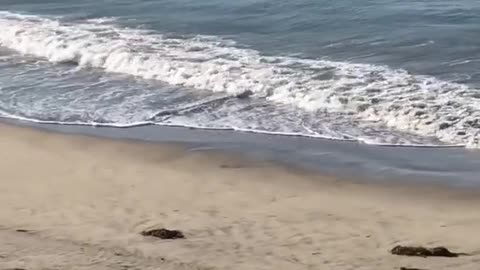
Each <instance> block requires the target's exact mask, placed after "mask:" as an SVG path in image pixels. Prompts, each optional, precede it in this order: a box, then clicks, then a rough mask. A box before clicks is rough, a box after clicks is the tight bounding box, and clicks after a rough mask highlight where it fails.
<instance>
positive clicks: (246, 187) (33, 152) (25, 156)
mask: <svg viewBox="0 0 480 270" xmlns="http://www.w3.org/2000/svg"><path fill="white" fill-rule="evenodd" d="M0 147H1V149H2V151H1V154H0V158H1V163H0V205H1V211H0V239H1V241H0V269H8V268H14V267H17V268H25V269H399V268H400V267H416V268H420V269H472V270H473V269H474V270H477V269H478V265H479V264H480V236H478V228H479V226H480V212H479V211H478V209H480V208H479V207H480V198H479V197H478V196H477V194H478V193H477V192H476V191H462V190H455V189H445V188H442V187H435V186H428V185H399V184H396V185H393V184H388V185H387V184H378V183H377V184H373V183H359V182H356V181H353V180H355V179H335V178H331V177H326V176H321V175H319V174H317V173H309V172H306V171H302V170H300V169H293V168H288V167H285V166H280V165H277V164H274V163H271V162H262V161H258V160H251V159H246V158H243V157H240V156H238V155H237V156H236V155H230V154H225V153H216V152H203V151H189V150H188V149H187V148H186V147H184V146H182V145H176V144H166V143H163V144H154V143H139V142H134V141H125V140H119V141H115V140H107V139H99V138H92V137H84V136H68V135H60V134H53V133H48V132H41V131H37V130H32V129H27V128H19V127H12V126H7V125H1V126H0ZM160 227H166V228H172V229H179V230H182V231H183V232H184V234H185V236H186V239H180V240H159V239H154V238H148V237H144V236H141V235H140V234H139V233H140V232H141V231H143V230H146V229H151V228H160ZM17 230H21V231H17ZM397 244H409V245H410V244H411V245H426V246H437V245H443V246H446V247H448V248H449V249H451V250H452V251H456V252H466V253H469V254H471V256H464V257H459V258H416V257H400V256H394V255H391V254H390V253H389V250H390V249H391V248H392V247H393V246H395V245H397Z"/></svg>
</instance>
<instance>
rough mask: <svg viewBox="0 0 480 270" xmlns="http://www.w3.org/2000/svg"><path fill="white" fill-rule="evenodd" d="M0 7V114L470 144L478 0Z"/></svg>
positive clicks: (478, 52)
mask: <svg viewBox="0 0 480 270" xmlns="http://www.w3.org/2000/svg"><path fill="white" fill-rule="evenodd" d="M40 2H41V3H40ZM0 10H2V11H1V12H0V29H1V32H2V33H1V34H0V115H2V116H4V117H9V118H18V119H24V120H30V121H35V122H48V123H61V124H80V125H103V126H117V127H130V126H136V125H147V124H154V125H178V126H190V127H198V128H213V129H236V130H243V131H253V132H264V133H273V134H290V135H301V136H312V137H323V138H332V139H339V140H354V141H361V142H365V143H371V144H395V145H422V146H446V145H460V146H467V147H479V142H478V140H479V139H480V135H479V131H480V39H478V36H479V34H480V28H479V25H480V16H478V14H480V2H478V1H472V0H459V1H445V0H430V1H400V0H387V1H383V0H382V1H380V0H370V1H368V0H366V1H353V0H350V1H347V0H338V1H326V0H325V1H323V0H322V1H313V0H311V1H309V0H297V1H283V0H276V1H273V0H263V1H262V0H256V1H253V0H241V1H225V0H203V1H192V0H189V1H186V0H176V1H173V0H157V1H146V0H133V1H124V0H110V1H90V0H87V1H71V0H66V1H59V0H57V1H34V0H15V1H14V0H7V1H5V0H3V1H0Z"/></svg>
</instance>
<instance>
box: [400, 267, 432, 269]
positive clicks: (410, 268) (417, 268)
mask: <svg viewBox="0 0 480 270" xmlns="http://www.w3.org/2000/svg"><path fill="white" fill-rule="evenodd" d="M400 270H426V269H420V268H415V267H400Z"/></svg>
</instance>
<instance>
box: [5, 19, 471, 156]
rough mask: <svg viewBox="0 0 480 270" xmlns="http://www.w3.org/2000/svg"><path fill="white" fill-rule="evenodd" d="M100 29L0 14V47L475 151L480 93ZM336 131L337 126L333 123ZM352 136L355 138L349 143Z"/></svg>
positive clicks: (197, 40) (399, 74)
mask: <svg viewBox="0 0 480 270" xmlns="http://www.w3.org/2000/svg"><path fill="white" fill-rule="evenodd" d="M109 22H110V21H105V20H102V21H101V22H98V21H94V20H90V21H87V22H85V23H78V22H76V23H68V22H63V21H61V20H56V19H51V18H44V17H38V16H31V15H29V16H24V15H20V14H13V13H8V12H1V13H0V29H2V34H1V35H0V46H3V47H7V48H10V49H13V50H16V51H18V52H20V53H23V54H28V55H33V56H37V57H42V58H46V59H48V60H49V61H51V62H54V63H73V64H76V65H78V66H79V67H80V68H88V67H92V68H98V69H101V70H104V71H106V72H115V73H124V74H130V75H133V76H138V77H142V78H146V79H156V80H160V81H163V82H166V83H168V84H172V85H181V86H185V87H188V88H192V89H202V90H210V91H214V92H224V93H227V94H228V95H238V94H241V93H246V92H251V93H252V95H253V96H254V97H256V98H260V99H266V100H268V101H270V102H273V103H277V104H284V105H289V106H293V107H295V108H298V109H301V110H304V111H308V112H312V113H316V112H321V113H323V114H325V115H329V116H332V115H333V117H327V118H326V119H328V120H332V119H343V121H344V120H345V119H346V120H347V121H344V122H347V123H349V124H351V125H356V126H357V127H360V128H365V129H370V128H388V129H391V130H396V131H401V132H406V133H410V134H415V135H419V136H428V137H435V138H437V139H438V140H440V141H443V142H445V143H447V144H465V145H468V146H469V147H478V146H479V142H478V140H479V138H480V135H479V131H480V92H479V90H478V89H473V88H470V87H468V86H466V85H462V84H456V83H451V82H445V81H440V80H438V79H435V78H433V77H427V76H419V75H412V74H409V73H408V72H406V71H404V70H393V69H390V68H388V67H384V66H376V65H367V64H353V63H347V62H333V61H325V60H308V59H300V58H295V57H266V56H262V55H261V54H260V53H259V52H257V51H255V50H250V49H244V48H238V47H235V46H233V44H232V42H227V41H223V40H221V39H218V38H215V37H198V36H197V37H189V38H187V37H181V36H176V37H175V36H172V35H167V36H165V35H160V34H157V33H152V32H151V31H146V30H136V29H126V28H123V27H119V26H115V25H113V24H110V23H109ZM342 123H343V122H342ZM352 137H355V136H354V135H352Z"/></svg>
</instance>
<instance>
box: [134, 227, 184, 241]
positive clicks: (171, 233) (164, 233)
mask: <svg viewBox="0 0 480 270" xmlns="http://www.w3.org/2000/svg"><path fill="white" fill-rule="evenodd" d="M141 235H143V236H152V237H157V238H160V239H183V238H185V236H184V235H183V233H182V232H181V231H178V230H168V229H164V228H162V229H154V230H148V231H143V232H141Z"/></svg>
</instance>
